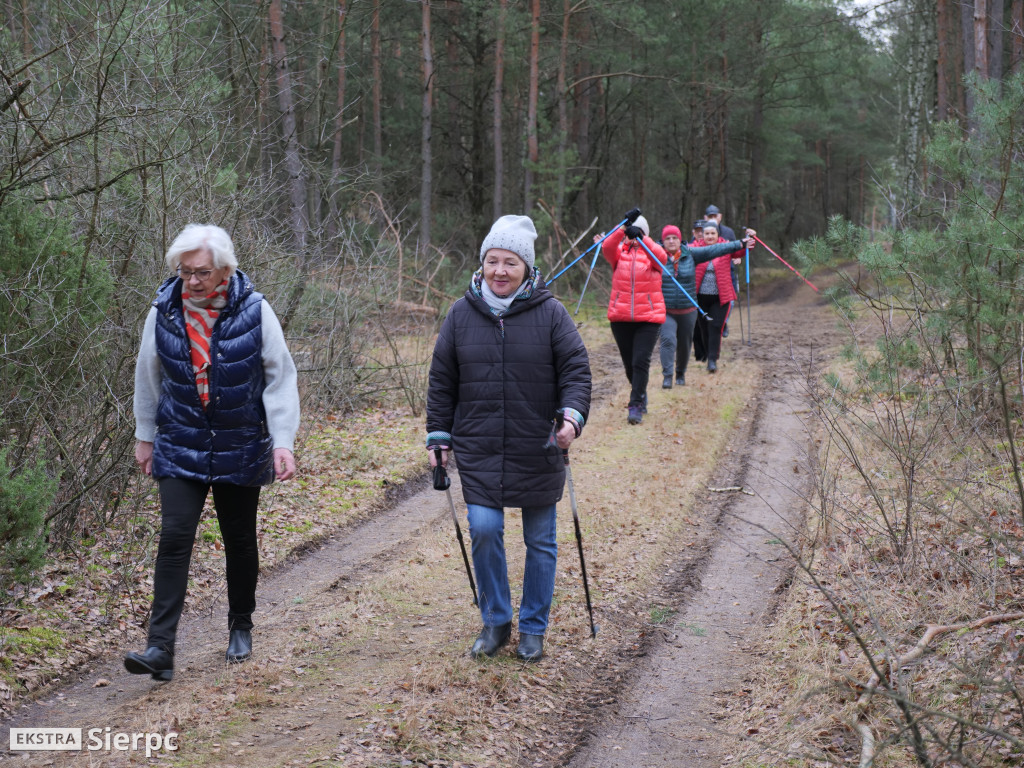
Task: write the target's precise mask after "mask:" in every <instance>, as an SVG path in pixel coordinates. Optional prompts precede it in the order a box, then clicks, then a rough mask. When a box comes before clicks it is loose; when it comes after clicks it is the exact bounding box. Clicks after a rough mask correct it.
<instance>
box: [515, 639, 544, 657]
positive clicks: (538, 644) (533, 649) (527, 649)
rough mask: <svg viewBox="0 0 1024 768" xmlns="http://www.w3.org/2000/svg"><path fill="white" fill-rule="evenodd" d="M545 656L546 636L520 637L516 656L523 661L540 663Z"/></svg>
mask: <svg viewBox="0 0 1024 768" xmlns="http://www.w3.org/2000/svg"><path fill="white" fill-rule="evenodd" d="M543 655H544V635H523V634H520V635H519V647H518V648H516V656H518V657H519V658H520V659H522V660H523V661H540V660H541V657H542V656H543Z"/></svg>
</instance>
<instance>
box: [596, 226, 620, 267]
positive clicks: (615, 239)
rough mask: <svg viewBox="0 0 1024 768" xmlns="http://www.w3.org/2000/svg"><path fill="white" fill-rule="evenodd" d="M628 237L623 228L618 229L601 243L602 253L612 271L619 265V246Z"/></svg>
mask: <svg viewBox="0 0 1024 768" xmlns="http://www.w3.org/2000/svg"><path fill="white" fill-rule="evenodd" d="M625 236H626V233H625V231H624V230H623V229H622V227H617V228H616V229H615V231H614V232H612V233H611V234H610V235H608V237H606V238H605V239H604V242H603V243H601V253H602V255H603V256H604V258H605V261H607V262H608V263H609V264H611V265H612V269H615V265H616V264H618V263H619V245H620V244H621V243H622V238H624V237H625Z"/></svg>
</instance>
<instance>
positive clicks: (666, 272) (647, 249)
mask: <svg viewBox="0 0 1024 768" xmlns="http://www.w3.org/2000/svg"><path fill="white" fill-rule="evenodd" d="M637 242H638V243H640V245H642V246H643V249H644V250H645V251H647V255H648V256H650V257H651V258H652V259H654V261H656V262H657V263H658V266H659V267H661V271H662V272H664V273H665V274H666V275H668V277H669V279H670V280H671V281H672V282H673V283H675V284H676V288H678V289H679V290H680V291H682V292H683V296H685V297H686V298H687V299H689V301H690V303H691V304H693V306H694V307H696V309H697V311H698V312H700V314H702V315H703V316H704V317H707V316H708V313H707V312H705V311H704V310H703V309H701V308H700V304H698V303H697V300H696V299H695V298H693V296H691V295H690V294H689V293H687V291H686V289H685V288H683V286H681V285H680V284H679V281H678V280H676V278H675V276H674V275H673V274H672V273H671V272H669V271H668V267H666V266H665V265H664V264H662V263H661V259H659V258H658V257H657V256H655V255H654V254H653V253H652V252H651V249H650V248H648V247H647V243H645V242H644V239H643V238H642V237H640V238H637ZM683 247H684V248H685V247H686V246H683Z"/></svg>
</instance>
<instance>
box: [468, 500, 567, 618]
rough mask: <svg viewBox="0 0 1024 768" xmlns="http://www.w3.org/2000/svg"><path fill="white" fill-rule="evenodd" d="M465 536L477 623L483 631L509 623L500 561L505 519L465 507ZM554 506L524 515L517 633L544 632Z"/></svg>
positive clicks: (551, 586) (554, 546) (496, 512)
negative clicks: (469, 548) (473, 574)
mask: <svg viewBox="0 0 1024 768" xmlns="http://www.w3.org/2000/svg"><path fill="white" fill-rule="evenodd" d="M466 508H467V509H468V513H469V535H470V538H471V539H472V543H473V570H474V571H475V572H476V584H477V590H478V591H479V593H480V617H481V618H482V619H483V622H484V626H485V627H500V626H501V625H503V624H508V623H509V622H511V621H512V595H511V594H510V592H509V586H508V566H507V564H506V561H505V513H504V511H503V510H501V509H495V508H493V507H484V506H481V505H479V504H467V505H466ZM555 536H556V534H555V505H554V504H552V505H550V506H547V507H525V508H524V509H523V541H524V542H525V543H526V570H525V573H524V574H523V598H522V600H521V601H520V603H519V632H520V634H527V635H543V634H544V631H545V630H546V629H547V627H548V613H549V612H550V611H551V598H552V596H553V595H554V594H555V563H556V562H557V560H558V542H557V541H556V538H555Z"/></svg>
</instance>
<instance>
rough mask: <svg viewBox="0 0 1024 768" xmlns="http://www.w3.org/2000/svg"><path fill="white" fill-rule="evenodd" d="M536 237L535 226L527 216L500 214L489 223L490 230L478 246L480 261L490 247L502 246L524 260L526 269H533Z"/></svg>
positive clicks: (481, 261)
mask: <svg viewBox="0 0 1024 768" xmlns="http://www.w3.org/2000/svg"><path fill="white" fill-rule="evenodd" d="M536 239H537V228H536V227H534V226H533V221H532V220H531V219H530V217H529V216H515V215H509V216H502V217H501V218H500V219H498V220H497V221H496V222H494V224H493V225H491V231H490V232H488V233H487V237H485V238H484V242H483V244H481V246H480V263H481V264H482V263H483V261H484V256H485V255H486V254H487V252H488V251H489V250H491V248H504V249H505V250H507V251H512V253H514V254H516V255H517V256H518V257H519V258H521V259H522V260H523V261H525V262H526V266H527V268H528V269H533V262H534V255H533V241H534V240H536Z"/></svg>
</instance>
